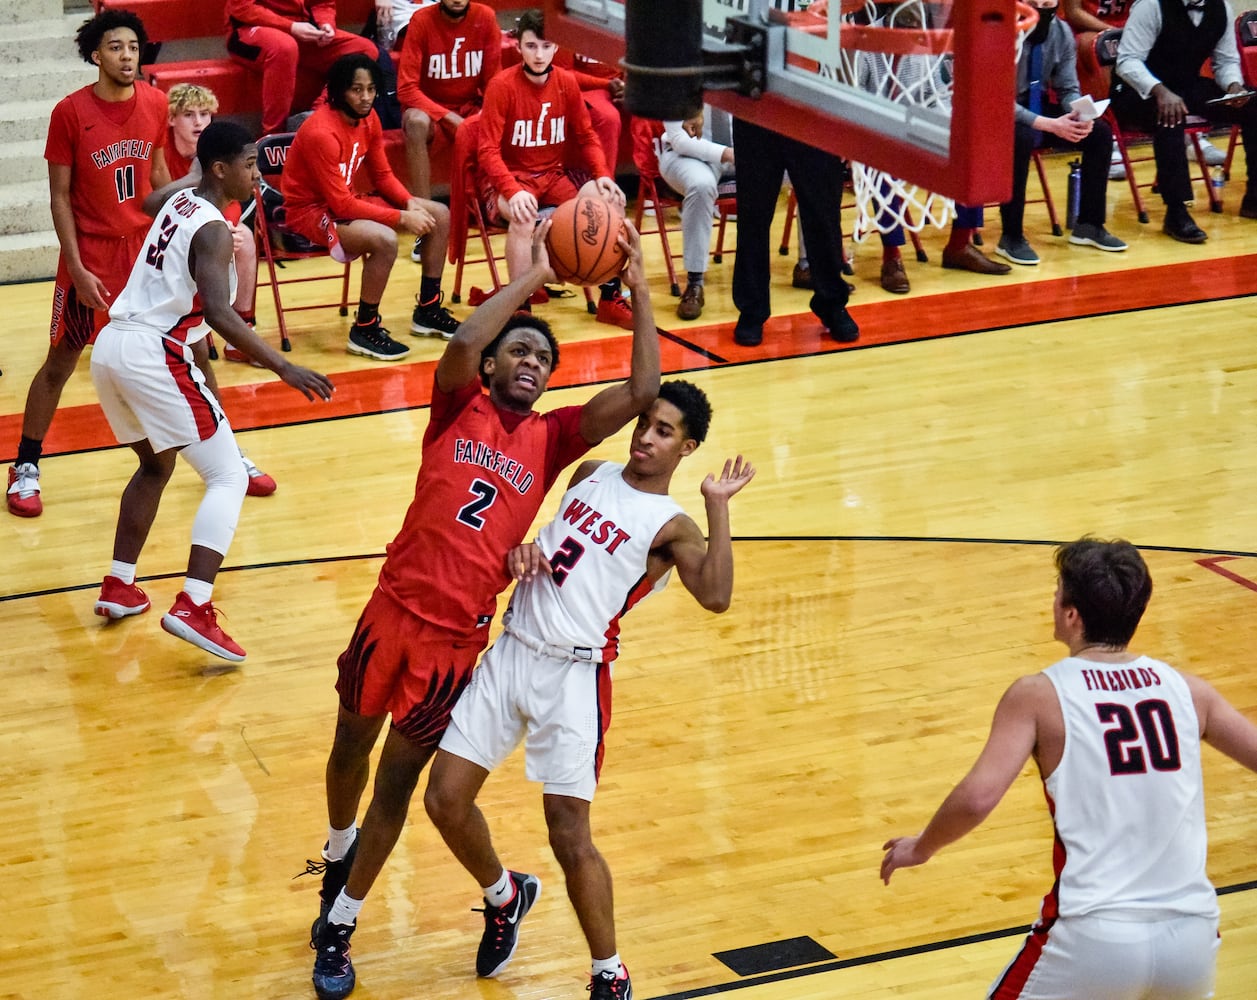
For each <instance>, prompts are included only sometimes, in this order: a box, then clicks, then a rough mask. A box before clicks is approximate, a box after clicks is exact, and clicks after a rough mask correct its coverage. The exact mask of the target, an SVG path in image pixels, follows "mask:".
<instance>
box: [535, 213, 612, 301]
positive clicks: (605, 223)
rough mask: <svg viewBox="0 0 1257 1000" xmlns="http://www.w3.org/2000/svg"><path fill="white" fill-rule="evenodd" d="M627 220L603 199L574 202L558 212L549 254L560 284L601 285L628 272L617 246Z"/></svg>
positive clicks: (552, 230) (552, 226) (552, 231)
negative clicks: (565, 282) (621, 230)
mask: <svg viewBox="0 0 1257 1000" xmlns="http://www.w3.org/2000/svg"><path fill="white" fill-rule="evenodd" d="M623 222H624V217H623V216H622V215H621V214H620V213H619V212H618V211H616V210H615V209H614V208H612V207H611V205H609V204H608V203H607V202H605V201H603V200H602V199H601V198H573V199H572V200H571V201H565V202H564V203H563V204H562V205H560V206H559V207H558V208H556V209H555V210H554V215H552V216H551V226H550V233H549V235H548V236H547V237H546V250H547V251H548V252H549V254H550V266H551V267H553V268H554V273H555V276H556V277H557V278H558V279H559V280H560V281H569V282H571V283H572V284H574V285H601V284H602V283H603V282H604V281H610V280H611V279H612V278H614V277H615V276H616V275H617V274H619V273H620V271H621V270H623V268H624V260H625V254H624V251H623V250H621V249H620V246H619V244H618V243H617V242H616V241H617V240H618V239H619V237H620V227H621V225H622V224H623Z"/></svg>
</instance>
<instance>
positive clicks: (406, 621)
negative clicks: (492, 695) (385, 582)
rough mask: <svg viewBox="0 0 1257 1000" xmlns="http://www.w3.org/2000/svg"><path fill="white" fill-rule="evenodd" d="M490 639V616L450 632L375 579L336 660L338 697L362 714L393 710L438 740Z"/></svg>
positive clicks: (415, 734) (396, 720) (400, 723)
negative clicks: (473, 627)
mask: <svg viewBox="0 0 1257 1000" xmlns="http://www.w3.org/2000/svg"><path fill="white" fill-rule="evenodd" d="M488 641H489V626H488V625H487V624H486V625H485V626H484V627H483V628H482V629H479V630H477V631H476V632H472V633H471V634H461V635H460V634H456V633H452V632H450V631H449V629H445V628H442V627H440V626H439V625H433V624H432V623H430V622H426V621H424V620H423V619H422V618H420V617H418V616H417V615H414V614H411V612H409V611H407V610H406V609H405V608H403V607H402V606H401V605H400V604H398V603H397V602H396V601H394V600H393V599H392V598H391V597H389V596H388V595H386V594H385V593H383V592H382V591H381V590H380V589H379V588H378V587H377V588H376V589H375V592H374V593H373V594H372V595H371V600H369V601H368V602H367V606H366V607H365V608H363V610H362V615H361V617H359V619H358V625H357V627H356V628H355V629H354V635H353V638H352V639H351V640H350V641H349V648H348V649H346V650H345V651H344V652H343V653H341V655H340V659H338V660H337V661H336V668H337V671H338V673H339V676H338V677H337V679H336V692H337V694H339V695H340V703H341V704H342V705H343V706H344V707H345V708H346V709H348V710H349V711H350V712H353V713H355V714H357V715H384V714H385V713H389V714H391V715H392V717H393V728H394V729H396V730H397V731H398V732H400V733H401V734H402V735H403V736H405V737H406V738H407V739H409V740H410V741H411V742H413V743H414V744H416V745H417V746H419V747H431V748H435V747H436V745H437V744H438V743H440V742H441V735H442V734H443V733H444V732H445V727H446V726H448V725H449V721H450V713H451V712H452V711H453V710H454V703H455V702H456V701H458V696H459V695H460V694H462V693H463V688H465V687H466V686H467V683H468V682H469V681H470V680H471V672H472V670H473V669H474V667H475V666H476V658H477V657H478V656H479V655H480V651H481V650H483V649H484V647H485V646H486V645H487V644H488Z"/></svg>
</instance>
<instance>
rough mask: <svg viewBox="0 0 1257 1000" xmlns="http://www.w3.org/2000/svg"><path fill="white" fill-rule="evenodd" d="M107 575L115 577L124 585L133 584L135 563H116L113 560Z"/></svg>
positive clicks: (116, 561)
mask: <svg viewBox="0 0 1257 1000" xmlns="http://www.w3.org/2000/svg"><path fill="white" fill-rule="evenodd" d="M109 575H110V576H116V577H117V578H118V579H119V580H121V581H122V582H123V583H126V584H132V583H135V563H127V562H118V560H117V559H115V560H114V561H113V562H111V563H110V564H109Z"/></svg>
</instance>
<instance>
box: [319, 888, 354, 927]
mask: <svg viewBox="0 0 1257 1000" xmlns="http://www.w3.org/2000/svg"><path fill="white" fill-rule="evenodd" d="M362 903H363V901H362V900H361V899H354V898H353V897H352V896H350V895H349V894H348V893H347V892H345V890H344V889H341V891H340V895H339V896H337V897H336V902H334V903H333V904H332V908H331V909H330V910H328V911H327V922H328V923H329V924H346V925H351V924H354V923H357V921H358V912H359V911H360V910H361V909H362Z"/></svg>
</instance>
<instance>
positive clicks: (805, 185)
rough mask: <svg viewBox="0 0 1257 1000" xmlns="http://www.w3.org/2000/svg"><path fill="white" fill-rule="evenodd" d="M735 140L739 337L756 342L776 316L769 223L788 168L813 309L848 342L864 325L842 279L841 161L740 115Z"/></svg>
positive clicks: (834, 334) (741, 340)
mask: <svg viewBox="0 0 1257 1000" xmlns="http://www.w3.org/2000/svg"><path fill="white" fill-rule="evenodd" d="M733 147H734V148H735V149H736V150H737V151H738V249H737V256H736V258H735V260H734V264H733V304H734V305H735V306H737V308H738V312H739V313H740V314H741V315H740V316H739V317H738V322H737V325H736V326H735V327H734V328H733V339H734V341H735V342H737V343H738V344H740V345H742V346H743V347H755V346H757V345H758V344H760V343H761V342H762V341H763V339H764V322H765V321H766V320H767V319H768V317H769V316H771V315H772V302H771V297H770V290H769V281H770V272H769V246H770V243H771V235H770V232H769V230H770V228H771V226H772V221H773V215H774V213H775V212H776V211H777V197H778V195H780V194H781V182H782V174H783V173H784V172H787V171H788V172H789V174H790V181H791V183H792V184H793V185H794V192H795V195H796V197H797V198H798V201H799V223H800V225H802V226H803V235H804V240H805V242H806V243H807V247H808V258H809V259H810V261H811V265H812V275H813V280H814V281H815V288H816V290H815V293H814V294H813V295H812V301H811V303H810V305H811V309H812V312H814V313H815V314H816V316H817V317H818V318H819V319H820V321H821V322H822V323H824V324H825V329H826V330H828V331H829V335H830V336H831V337H833V338H834V340H837V341H839V342H841V343H844V344H846V343H851V342H852V341H854V340H858V339H859V336H860V328H859V327H858V326H856V323H855V320H853V319H852V318H851V316H850V315H849V314H848V313H847V295H848V291H847V284H846V282H845V281H843V279H842V272H841V266H842V229H841V219H840V213H841V210H842V173H843V167H842V161H841V160H839V159H838V157H836V156H834V155H833V154H832V153H826V152H824V151H822V150H819V149H816V148H815V147H813V146H809V145H807V144H805V143H802V142H798V141H797V140H795V139H791V138H789V137H788V136H784V135H781V134H780V133H777V132H773V131H770V130H769V129H766V128H761V127H760V126H758V125H752V124H751V123H750V122H747V121H743V120H742V119H740V118H734V119H733Z"/></svg>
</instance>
